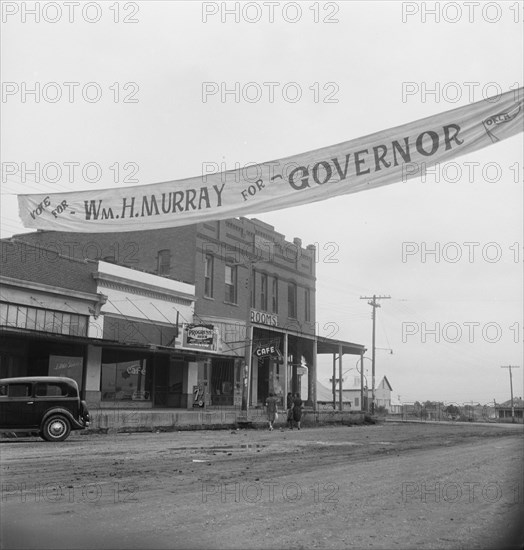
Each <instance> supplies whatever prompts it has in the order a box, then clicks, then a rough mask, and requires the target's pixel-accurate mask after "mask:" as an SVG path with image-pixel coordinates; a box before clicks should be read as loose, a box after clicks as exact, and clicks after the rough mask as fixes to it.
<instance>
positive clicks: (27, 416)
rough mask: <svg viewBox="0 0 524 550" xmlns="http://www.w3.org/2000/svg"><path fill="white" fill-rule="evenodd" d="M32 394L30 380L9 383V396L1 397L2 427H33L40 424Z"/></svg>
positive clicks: (0, 416)
mask: <svg viewBox="0 0 524 550" xmlns="http://www.w3.org/2000/svg"><path fill="white" fill-rule="evenodd" d="M32 394H33V385H32V384H31V383H30V382H12V383H9V384H7V396H1V397H0V408H1V410H0V412H1V415H0V418H2V420H1V423H2V428H13V429H16V428H18V429H20V428H33V427H36V426H37V425H38V424H37V421H36V419H35V414H34V412H35V408H34V405H35V400H34V398H33V395H32Z"/></svg>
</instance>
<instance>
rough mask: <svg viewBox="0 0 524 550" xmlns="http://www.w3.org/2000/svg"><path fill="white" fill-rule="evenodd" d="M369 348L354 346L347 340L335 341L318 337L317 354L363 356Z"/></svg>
mask: <svg viewBox="0 0 524 550" xmlns="http://www.w3.org/2000/svg"><path fill="white" fill-rule="evenodd" d="M366 351H367V348H366V347H365V346H363V345H362V344H354V343H353V342H346V341H345V340H335V339H333V338H326V337H324V336H318V337H317V354H319V355H321V354H325V353H340V352H341V353H342V355H346V354H347V355H362V354H364V353H366Z"/></svg>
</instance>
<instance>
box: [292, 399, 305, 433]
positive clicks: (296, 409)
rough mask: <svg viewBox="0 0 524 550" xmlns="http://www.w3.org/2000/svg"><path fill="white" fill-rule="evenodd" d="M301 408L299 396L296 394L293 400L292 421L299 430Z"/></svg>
mask: <svg viewBox="0 0 524 550" xmlns="http://www.w3.org/2000/svg"><path fill="white" fill-rule="evenodd" d="M302 407H303V401H302V399H300V394H299V393H296V394H295V398H294V399H293V421H294V422H295V424H296V425H297V428H298V429H299V430H300V421H301V420H302Z"/></svg>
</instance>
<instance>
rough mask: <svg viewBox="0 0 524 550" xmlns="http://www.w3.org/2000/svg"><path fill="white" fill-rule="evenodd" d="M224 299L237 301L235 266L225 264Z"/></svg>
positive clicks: (234, 302)
mask: <svg viewBox="0 0 524 550" xmlns="http://www.w3.org/2000/svg"><path fill="white" fill-rule="evenodd" d="M225 301H226V302H230V303H232V304H236V303H237V266H236V265H227V264H226V287H225Z"/></svg>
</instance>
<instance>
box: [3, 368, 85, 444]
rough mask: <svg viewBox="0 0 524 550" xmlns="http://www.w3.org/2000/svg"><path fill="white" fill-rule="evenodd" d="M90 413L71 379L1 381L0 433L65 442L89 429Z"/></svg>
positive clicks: (38, 377) (32, 377) (30, 378)
mask: <svg viewBox="0 0 524 550" xmlns="http://www.w3.org/2000/svg"><path fill="white" fill-rule="evenodd" d="M89 420H90V419H89V411H88V410H87V405H86V403H85V401H82V400H81V399H80V396H79V392H78V385H77V383H76V382H75V381H74V380H72V379H71V378H61V377H54V376H29V377H21V378H1V379H0V431H2V432H14V433H20V432H22V433H36V434H38V435H39V436H40V437H41V438H42V439H45V440H47V441H64V440H65V439H67V437H68V436H69V434H70V433H71V430H83V429H84V428H87V426H89Z"/></svg>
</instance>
